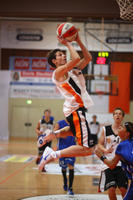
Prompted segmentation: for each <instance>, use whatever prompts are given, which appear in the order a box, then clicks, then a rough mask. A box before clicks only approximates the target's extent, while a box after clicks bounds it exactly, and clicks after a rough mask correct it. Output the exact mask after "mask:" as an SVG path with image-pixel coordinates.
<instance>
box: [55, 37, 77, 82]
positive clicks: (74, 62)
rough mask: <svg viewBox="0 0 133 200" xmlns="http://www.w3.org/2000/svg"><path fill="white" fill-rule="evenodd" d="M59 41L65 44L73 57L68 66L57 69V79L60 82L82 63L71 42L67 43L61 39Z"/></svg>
mask: <svg viewBox="0 0 133 200" xmlns="http://www.w3.org/2000/svg"><path fill="white" fill-rule="evenodd" d="M59 41H60V42H61V43H62V44H64V45H65V46H66V47H67V48H68V50H69V52H70V55H71V60H69V61H68V62H67V63H66V64H64V65H62V66H60V67H58V68H56V70H55V78H56V80H58V81H59V80H60V78H62V77H64V76H65V75H66V76H67V73H68V72H69V71H70V70H72V69H73V68H74V67H76V66H77V64H78V63H79V61H80V56H79V54H78V53H77V52H76V50H75V49H74V47H73V46H72V45H71V43H70V42H68V41H66V40H65V39H59Z"/></svg>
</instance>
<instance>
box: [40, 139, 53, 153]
mask: <svg viewBox="0 0 133 200" xmlns="http://www.w3.org/2000/svg"><path fill="white" fill-rule="evenodd" d="M46 147H51V142H47V143H46V144H45V145H43V146H42V147H39V148H38V154H39V155H42V154H43V152H44V150H45V149H46Z"/></svg>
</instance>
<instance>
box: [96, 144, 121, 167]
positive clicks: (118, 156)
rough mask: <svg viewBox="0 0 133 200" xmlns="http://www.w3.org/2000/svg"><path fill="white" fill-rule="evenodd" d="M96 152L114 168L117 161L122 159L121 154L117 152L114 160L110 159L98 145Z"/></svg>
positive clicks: (105, 162)
mask: <svg viewBox="0 0 133 200" xmlns="http://www.w3.org/2000/svg"><path fill="white" fill-rule="evenodd" d="M95 154H96V155H97V156H98V157H99V158H100V160H102V161H103V162H104V164H106V165H107V166H108V167H109V168H110V169H114V168H115V167H116V165H117V163H118V162H119V161H120V158H121V157H120V155H118V154H115V156H114V158H113V159H112V160H108V159H107V158H106V156H104V154H103V152H102V151H101V150H100V149H99V148H98V147H97V148H96V150H95Z"/></svg>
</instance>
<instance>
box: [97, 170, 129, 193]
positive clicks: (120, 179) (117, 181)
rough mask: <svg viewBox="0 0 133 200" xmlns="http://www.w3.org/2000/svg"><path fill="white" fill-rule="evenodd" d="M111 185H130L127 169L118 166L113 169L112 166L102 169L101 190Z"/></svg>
mask: <svg viewBox="0 0 133 200" xmlns="http://www.w3.org/2000/svg"><path fill="white" fill-rule="evenodd" d="M110 187H115V188H116V187H118V188H121V187H124V188H126V189H127V187H128V178H127V176H126V173H125V171H124V170H123V169H122V168H121V167H120V166H117V167H116V168H115V169H113V170H111V169H110V168H108V169H106V170H104V171H102V173H101V177H100V182H99V191H101V192H104V191H106V190H108V189H109V188H110Z"/></svg>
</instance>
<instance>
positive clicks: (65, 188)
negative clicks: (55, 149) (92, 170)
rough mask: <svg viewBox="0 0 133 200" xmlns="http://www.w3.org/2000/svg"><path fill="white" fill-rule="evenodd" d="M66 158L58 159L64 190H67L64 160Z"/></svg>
mask: <svg viewBox="0 0 133 200" xmlns="http://www.w3.org/2000/svg"><path fill="white" fill-rule="evenodd" d="M65 159H66V158H60V159H59V165H60V167H61V173H62V176H63V189H64V191H67V189H68V186H67V163H66V162H65Z"/></svg>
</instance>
